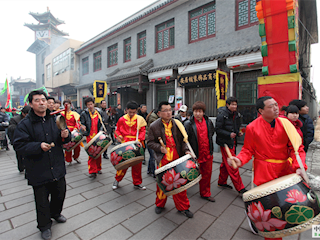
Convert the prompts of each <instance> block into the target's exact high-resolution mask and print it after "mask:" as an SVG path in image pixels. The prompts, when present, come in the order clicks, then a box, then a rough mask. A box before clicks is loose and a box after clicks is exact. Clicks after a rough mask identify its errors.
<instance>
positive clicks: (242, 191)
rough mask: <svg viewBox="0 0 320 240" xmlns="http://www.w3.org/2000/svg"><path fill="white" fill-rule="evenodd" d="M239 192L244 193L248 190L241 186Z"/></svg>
mask: <svg viewBox="0 0 320 240" xmlns="http://www.w3.org/2000/svg"><path fill="white" fill-rule="evenodd" d="M238 192H239V193H240V195H242V194H244V193H245V192H248V190H247V189H245V188H242V189H241V190H240V191H238Z"/></svg>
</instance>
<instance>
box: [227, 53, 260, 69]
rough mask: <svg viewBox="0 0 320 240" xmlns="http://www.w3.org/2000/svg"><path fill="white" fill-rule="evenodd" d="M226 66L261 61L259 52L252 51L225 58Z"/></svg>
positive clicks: (230, 66)
mask: <svg viewBox="0 0 320 240" xmlns="http://www.w3.org/2000/svg"><path fill="white" fill-rule="evenodd" d="M226 62H227V67H229V68H234V67H235V66H241V65H247V64H258V63H262V56H261V52H260V51H258V52H254V53H249V54H245V55H239V56H234V57H228V58H227V61H226Z"/></svg>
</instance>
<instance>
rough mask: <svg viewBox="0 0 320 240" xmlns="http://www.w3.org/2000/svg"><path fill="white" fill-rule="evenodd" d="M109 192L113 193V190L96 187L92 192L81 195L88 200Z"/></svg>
mask: <svg viewBox="0 0 320 240" xmlns="http://www.w3.org/2000/svg"><path fill="white" fill-rule="evenodd" d="M110 191H113V190H112V187H111V186H109V185H108V186H102V187H98V188H95V189H93V190H90V191H87V192H84V193H81V195H82V196H84V197H85V198H86V199H90V198H94V197H96V196H99V195H101V194H104V193H107V192H110Z"/></svg>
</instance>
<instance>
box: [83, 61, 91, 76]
mask: <svg viewBox="0 0 320 240" xmlns="http://www.w3.org/2000/svg"><path fill="white" fill-rule="evenodd" d="M88 73H89V57H85V58H82V75H86V74H88Z"/></svg>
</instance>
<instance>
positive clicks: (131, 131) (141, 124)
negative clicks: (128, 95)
mask: <svg viewBox="0 0 320 240" xmlns="http://www.w3.org/2000/svg"><path fill="white" fill-rule="evenodd" d="M138 107H139V106H138V104H137V103H136V102H134V101H130V102H128V103H127V114H126V115H124V116H122V117H121V118H120V119H119V120H118V123H117V129H116V131H115V132H116V134H115V138H116V139H117V140H118V141H119V142H121V143H124V142H130V141H136V138H137V134H138V140H139V142H143V141H144V140H145V135H146V126H147V123H146V121H145V120H144V118H143V117H141V116H139V115H137V109H138ZM138 131H139V132H138ZM117 135H118V136H117ZM141 168H142V162H141V163H138V164H136V165H134V166H132V167H131V169H132V170H131V175H132V181H133V185H134V188H136V189H140V190H146V187H145V186H141V185H140V184H141V183H142V176H141ZM127 170H128V169H127V168H126V169H123V170H118V171H117V174H116V176H115V181H114V183H113V185H112V189H113V190H115V189H117V188H118V187H119V182H120V181H121V180H122V179H123V177H124V176H125V174H126V172H127Z"/></svg>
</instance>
